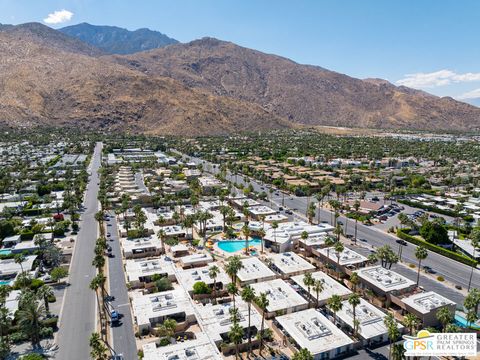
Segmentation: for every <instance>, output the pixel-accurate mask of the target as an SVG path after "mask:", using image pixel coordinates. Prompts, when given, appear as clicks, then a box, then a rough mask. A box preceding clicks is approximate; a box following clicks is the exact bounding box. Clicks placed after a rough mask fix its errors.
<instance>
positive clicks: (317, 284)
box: [313, 279, 325, 308]
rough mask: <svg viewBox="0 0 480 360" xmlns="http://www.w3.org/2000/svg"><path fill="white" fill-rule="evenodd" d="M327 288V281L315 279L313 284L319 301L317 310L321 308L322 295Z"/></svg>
mask: <svg viewBox="0 0 480 360" xmlns="http://www.w3.org/2000/svg"><path fill="white" fill-rule="evenodd" d="M324 288H325V280H323V279H315V280H314V282H313V291H315V295H316V300H317V308H318V307H320V302H319V298H320V293H321V292H322V291H323V290H324Z"/></svg>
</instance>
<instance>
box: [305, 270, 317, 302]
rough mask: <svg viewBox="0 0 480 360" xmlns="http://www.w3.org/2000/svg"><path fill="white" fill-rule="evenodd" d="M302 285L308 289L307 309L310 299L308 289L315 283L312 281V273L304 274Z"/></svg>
mask: <svg viewBox="0 0 480 360" xmlns="http://www.w3.org/2000/svg"><path fill="white" fill-rule="evenodd" d="M303 283H304V284H305V286H306V287H307V289H308V308H310V298H311V294H310V288H311V287H312V286H313V285H314V283H315V280H314V279H313V276H312V273H306V274H305V275H304V276H303Z"/></svg>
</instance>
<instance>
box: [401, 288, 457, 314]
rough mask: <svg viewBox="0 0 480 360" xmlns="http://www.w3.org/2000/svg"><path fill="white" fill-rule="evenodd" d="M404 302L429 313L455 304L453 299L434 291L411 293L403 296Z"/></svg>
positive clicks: (424, 312) (422, 312) (423, 312)
mask: <svg viewBox="0 0 480 360" xmlns="http://www.w3.org/2000/svg"><path fill="white" fill-rule="evenodd" d="M402 302H403V303H404V304H406V305H409V306H410V307H412V308H413V309H415V310H417V311H418V312H419V313H421V314H428V313H430V312H432V311H435V310H437V309H439V308H441V307H444V306H449V305H455V303H454V302H453V301H451V300H449V299H447V298H446V297H443V296H442V295H439V294H437V293H436V292H433V291H428V292H424V293H420V294H415V295H411V296H409V297H406V298H403V299H402Z"/></svg>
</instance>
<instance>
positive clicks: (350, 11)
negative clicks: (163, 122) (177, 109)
mask: <svg viewBox="0 0 480 360" xmlns="http://www.w3.org/2000/svg"><path fill="white" fill-rule="evenodd" d="M30 21H37V22H43V23H46V24H48V25H49V26H52V27H62V26H66V25H72V24H77V23H80V22H89V23H91V24H96V25H116V26H120V27H125V28H128V29H130V30H134V29H137V28H140V27H148V28H150V29H153V30H158V31H161V32H163V33H165V34H167V35H168V36H170V37H173V38H175V39H177V40H179V41H182V42H188V41H190V40H193V39H197V38H201V37H204V36H211V37H216V38H219V39H222V40H228V41H233V42H235V43H237V44H239V45H242V46H246V47H249V48H254V49H258V50H261V51H264V52H268V53H274V54H278V55H282V56H285V57H288V58H291V59H292V60H295V61H297V62H299V63H304V64H313V65H319V66H322V67H325V68H328V69H331V70H335V71H338V72H342V73H345V74H348V75H351V76H354V77H359V78H366V77H379V78H384V79H387V80H389V81H391V82H393V83H395V84H397V85H401V84H403V85H407V86H410V87H415V88H420V89H424V90H427V91H429V92H431V93H434V94H437V95H442V96H444V95H445V96H453V97H456V98H460V99H477V100H478V99H480V46H479V38H480V37H479V35H480V0H478V1H476V0H471V1H470V0H397V1H394V0H350V1H348V0H328V1H327V0H310V1H307V0H290V1H286V0H236V1H233V0H230V1H228V0H223V1H220V0H171V1H166V0H128V1H127V0H69V1H68V0H0V22H1V23H9V24H19V23H24V22H30Z"/></svg>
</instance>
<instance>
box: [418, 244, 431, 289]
mask: <svg viewBox="0 0 480 360" xmlns="http://www.w3.org/2000/svg"><path fill="white" fill-rule="evenodd" d="M427 256H428V251H427V249H426V248H424V247H423V246H417V248H416V249H415V257H416V258H417V260H418V271H417V286H418V283H419V281H420V269H421V266H422V260H425V259H426V258H427Z"/></svg>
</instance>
